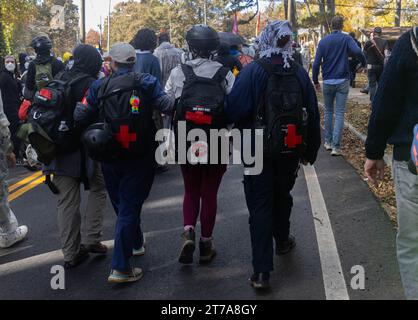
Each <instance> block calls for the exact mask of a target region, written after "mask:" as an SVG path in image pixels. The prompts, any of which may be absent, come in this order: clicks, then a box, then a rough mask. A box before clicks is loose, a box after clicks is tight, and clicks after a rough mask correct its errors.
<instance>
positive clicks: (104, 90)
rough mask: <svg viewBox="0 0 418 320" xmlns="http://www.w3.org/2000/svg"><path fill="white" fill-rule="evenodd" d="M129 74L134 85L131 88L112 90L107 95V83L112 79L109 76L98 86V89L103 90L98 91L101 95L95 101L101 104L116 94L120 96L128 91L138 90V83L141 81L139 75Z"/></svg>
mask: <svg viewBox="0 0 418 320" xmlns="http://www.w3.org/2000/svg"><path fill="white" fill-rule="evenodd" d="M129 74H130V75H133V80H134V84H133V85H132V86H131V87H127V88H121V89H116V90H113V91H112V92H109V93H107V87H108V86H109V82H110V81H111V80H112V79H113V76H110V77H108V78H106V80H105V81H104V82H103V83H102V85H101V86H100V88H103V90H102V89H100V91H99V93H101V94H99V96H98V98H97V100H99V101H101V102H102V101H103V100H104V99H107V98H109V97H111V96H114V95H116V94H120V93H123V92H128V91H133V90H136V89H138V87H139V86H140V85H141V82H140V81H141V74H140V73H137V72H135V73H129ZM137 81H138V83H136V82H137Z"/></svg>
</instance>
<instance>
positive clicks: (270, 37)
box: [259, 20, 293, 68]
mask: <svg viewBox="0 0 418 320" xmlns="http://www.w3.org/2000/svg"><path fill="white" fill-rule="evenodd" d="M292 35H293V32H292V27H291V26H290V23H289V21H283V20H276V21H272V22H270V23H269V24H268V25H267V26H266V27H265V28H264V30H263V32H262V33H261V35H260V44H259V46H260V57H261V58H264V57H268V58H270V57H271V56H272V55H274V54H281V55H282V57H283V60H284V67H285V68H290V63H289V59H290V60H293V58H292V55H293V48H292V39H291V37H292ZM286 36H290V39H289V42H288V43H287V44H286V45H285V46H283V47H282V48H279V47H278V46H277V41H278V40H279V39H281V38H283V37H286Z"/></svg>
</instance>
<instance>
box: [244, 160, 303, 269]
mask: <svg viewBox="0 0 418 320" xmlns="http://www.w3.org/2000/svg"><path fill="white" fill-rule="evenodd" d="M299 163H300V160H299V157H297V156H295V155H283V156H281V157H280V158H279V159H276V160H274V161H273V160H271V159H265V160H264V168H263V171H262V173H261V174H259V175H254V176H244V189H245V197H246V200H247V206H248V210H249V212H250V219H249V223H250V233H251V246H252V253H253V268H254V272H255V273H261V272H270V271H272V270H273V237H274V238H275V239H276V240H279V241H284V240H287V239H288V237H289V230H290V213H291V211H292V207H293V198H292V196H291V194H290V191H291V190H292V189H293V187H294V185H295V182H296V178H297V172H298V169H299Z"/></svg>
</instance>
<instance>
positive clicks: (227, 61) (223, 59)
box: [215, 55, 242, 71]
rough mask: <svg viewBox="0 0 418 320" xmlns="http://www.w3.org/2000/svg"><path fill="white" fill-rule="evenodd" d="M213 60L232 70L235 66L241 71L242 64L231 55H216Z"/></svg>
mask: <svg viewBox="0 0 418 320" xmlns="http://www.w3.org/2000/svg"><path fill="white" fill-rule="evenodd" d="M215 61H217V62H219V63H220V64H222V65H223V66H224V67H226V68H229V70H231V71H233V70H234V68H235V67H236V68H237V70H238V71H241V69H242V64H241V62H240V61H239V60H238V58H235V57H234V56H232V55H226V56H218V57H216V59H215Z"/></svg>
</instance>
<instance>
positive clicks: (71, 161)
mask: <svg viewBox="0 0 418 320" xmlns="http://www.w3.org/2000/svg"><path fill="white" fill-rule="evenodd" d="M101 65H102V58H101V56H100V54H99V53H98V52H97V50H96V49H95V48H94V47H92V46H89V45H80V46H78V47H77V48H76V49H75V50H74V66H73V68H72V69H71V70H68V71H64V72H63V73H60V74H58V75H57V77H56V80H61V81H65V82H67V83H68V82H70V81H77V82H76V83H74V85H72V86H71V92H70V98H71V101H72V103H71V104H70V105H69V107H71V108H72V110H71V111H70V114H72V112H73V110H74V108H75V106H76V103H77V102H80V101H82V100H83V98H84V97H85V95H86V93H87V91H88V89H89V87H90V86H91V84H92V83H93V82H94V81H95V80H96V79H97V75H98V73H99V71H100V68H101ZM77 79H80V80H77ZM76 131H78V130H76ZM74 134H76V135H77V137H74V138H75V139H76V140H77V141H78V140H79V137H78V134H79V133H78V132H74ZM75 149H76V150H75V151H74V152H72V153H70V154H67V153H65V154H58V156H57V157H56V158H55V159H54V160H53V161H52V163H51V164H49V165H48V166H45V167H44V169H43V171H44V173H45V174H46V175H53V183H54V185H55V186H56V187H57V188H58V191H59V193H58V194H57V211H58V229H59V232H60V238H61V248H62V252H63V255H64V267H65V268H66V269H70V268H74V267H76V266H78V265H79V264H80V263H82V262H83V261H85V260H86V259H87V258H88V257H89V253H94V254H106V253H107V247H106V246H105V245H103V244H102V243H101V240H102V229H103V215H104V209H105V206H106V187H105V183H104V179H103V174H102V172H101V169H100V166H99V164H98V163H97V162H95V161H93V160H92V159H90V158H88V157H87V156H86V152H85V150H84V149H83V147H82V146H81V143H80V145H79V146H78V147H77V148H75ZM82 184H84V188H85V189H86V190H89V193H88V198H87V207H86V210H85V216H84V226H85V232H86V233H85V234H84V235H83V238H82V234H81V220H82V215H81V212H80V206H81V185H82Z"/></svg>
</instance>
